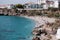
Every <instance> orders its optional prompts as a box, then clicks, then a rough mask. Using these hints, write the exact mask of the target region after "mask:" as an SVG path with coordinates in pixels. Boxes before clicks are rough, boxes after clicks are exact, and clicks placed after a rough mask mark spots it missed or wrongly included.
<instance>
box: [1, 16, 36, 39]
mask: <svg viewBox="0 0 60 40" xmlns="http://www.w3.org/2000/svg"><path fill="white" fill-rule="evenodd" d="M34 26H35V22H34V21H33V20H30V19H27V18H24V17H17V16H0V40H31V39H32V29H33V27H34Z"/></svg>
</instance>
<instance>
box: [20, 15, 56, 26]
mask: <svg viewBox="0 0 60 40" xmlns="http://www.w3.org/2000/svg"><path fill="white" fill-rule="evenodd" d="M21 17H25V18H28V19H32V20H33V21H35V23H36V25H35V27H39V26H41V25H44V24H46V23H54V22H55V20H56V19H55V18H49V17H45V16H43V17H42V16H21Z"/></svg>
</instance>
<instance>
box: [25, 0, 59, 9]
mask: <svg viewBox="0 0 60 40" xmlns="http://www.w3.org/2000/svg"><path fill="white" fill-rule="evenodd" d="M25 6H26V8H33V9H34V8H36V9H37V8H38V9H40V8H42V9H48V8H49V7H53V8H58V0H37V2H35V3H33V2H29V3H26V4H25Z"/></svg>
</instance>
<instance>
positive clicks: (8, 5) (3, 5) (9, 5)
mask: <svg viewBox="0 0 60 40" xmlns="http://www.w3.org/2000/svg"><path fill="white" fill-rule="evenodd" d="M12 6H13V5H12V4H0V8H8V9H11V7H12Z"/></svg>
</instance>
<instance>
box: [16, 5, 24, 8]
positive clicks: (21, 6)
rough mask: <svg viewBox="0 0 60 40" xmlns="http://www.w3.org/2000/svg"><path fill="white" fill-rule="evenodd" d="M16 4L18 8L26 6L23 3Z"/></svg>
mask: <svg viewBox="0 0 60 40" xmlns="http://www.w3.org/2000/svg"><path fill="white" fill-rule="evenodd" d="M15 6H16V8H24V6H23V5H22V4H16V5H15Z"/></svg>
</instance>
